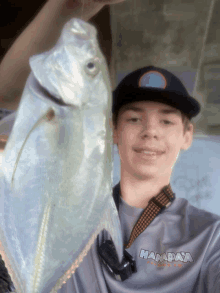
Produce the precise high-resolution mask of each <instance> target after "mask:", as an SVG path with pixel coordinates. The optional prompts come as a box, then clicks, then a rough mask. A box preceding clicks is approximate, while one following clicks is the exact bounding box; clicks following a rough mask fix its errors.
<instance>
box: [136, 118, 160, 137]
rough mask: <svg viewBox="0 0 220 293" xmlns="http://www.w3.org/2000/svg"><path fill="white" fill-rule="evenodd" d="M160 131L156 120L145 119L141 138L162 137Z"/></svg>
mask: <svg viewBox="0 0 220 293" xmlns="http://www.w3.org/2000/svg"><path fill="white" fill-rule="evenodd" d="M160 131H161V130H160V129H159V126H158V122H156V119H154V118H151V117H148V118H147V119H145V122H144V123H143V127H142V129H141V133H140V135H141V138H146V137H149V138H152V137H154V138H158V136H159V135H160Z"/></svg>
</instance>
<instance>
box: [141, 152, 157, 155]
mask: <svg viewBox="0 0 220 293" xmlns="http://www.w3.org/2000/svg"><path fill="white" fill-rule="evenodd" d="M142 153H145V154H150V155H156V154H157V153H155V152H146V151H143V152H142Z"/></svg>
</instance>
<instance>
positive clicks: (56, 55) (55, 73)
mask: <svg viewBox="0 0 220 293" xmlns="http://www.w3.org/2000/svg"><path fill="white" fill-rule="evenodd" d="M30 66H31V69H32V71H33V73H34V75H35V77H36V78H37V80H38V82H39V83H40V84H41V86H42V87H44V88H45V87H46V88H47V90H48V91H49V93H50V94H51V95H52V96H53V97H54V98H56V99H58V100H59V101H62V102H64V103H65V104H70V105H73V106H76V107H80V106H81V105H86V106H87V107H89V106H90V105H93V106H95V105H98V104H100V103H101V104H103V105H105V104H106V103H107V101H108V100H109V99H111V96H109V93H111V84H110V79H109V73H108V68H107V63H106V60H105V58H104V56H103V54H102V52H101V50H100V48H99V44H98V40H97V30H96V28H95V27H94V26H91V25H88V23H86V22H84V21H82V20H80V19H75V18H74V19H71V20H70V21H68V22H67V23H66V25H65V26H64V28H63V30H62V33H61V36H60V38H59V40H58V42H57V44H56V46H55V47H54V48H53V49H51V50H50V51H48V52H47V53H45V52H44V53H43V54H40V55H36V56H33V57H31V58H30ZM93 93H95V95H94V94H93ZM106 93H107V94H108V95H107V94H106Z"/></svg>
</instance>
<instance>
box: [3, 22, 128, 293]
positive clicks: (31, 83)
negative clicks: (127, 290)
mask: <svg viewBox="0 0 220 293" xmlns="http://www.w3.org/2000/svg"><path fill="white" fill-rule="evenodd" d="M30 66H31V74H30V76H29V77H28V80H27V82H26V85H25V88H24V92H23V95H22V98H21V101H20V104H19V107H18V110H17V111H16V114H15V115H14V119H15V122H14V124H13V127H12V129H11V130H10V133H9V137H8V140H7V143H6V147H5V149H4V152H3V154H2V164H1V165H0V166H1V168H0V180H1V184H0V186H1V191H0V192H1V197H0V223H1V225H0V254H1V255H2V258H3V260H4V262H5V265H6V267H7V268H8V271H9V274H10V276H11V278H12V281H13V283H14V286H15V288H16V292H17V293H48V292H57V290H59V289H60V288H61V287H62V285H63V284H64V283H66V282H67V280H68V279H69V278H71V276H72V274H74V272H75V270H76V269H77V267H78V266H79V265H80V263H81V262H82V261H83V258H84V257H85V256H86V254H87V253H88V251H89V250H90V248H91V246H92V245H93V243H94V241H95V239H96V237H97V235H98V234H99V233H100V232H101V231H102V230H103V229H105V230H106V231H108V232H109V235H110V236H111V238H112V240H113V241H114V244H115V246H116V250H117V253H118V257H119V260H120V261H121V259H122V254H123V244H122V235H121V227H120V221H119V217H118V213H117V209H116V207H115V203H114V201H113V197H112V157H111V155H112V131H111V128H110V125H109V119H110V117H111V108H112V97H111V85H110V79H109V73H108V69H107V64H106V61H105V59H104V57H103V55H102V53H101V51H100V48H99V45H98V41H97V31H96V29H95V28H94V27H93V26H92V25H90V24H88V23H86V22H84V21H82V20H80V19H71V20H70V21H69V22H68V23H67V24H66V25H65V26H64V28H63V31H62V33H61V36H60V38H59V40H58V42H57V44H56V45H55V47H54V48H52V49H51V50H50V51H48V52H44V53H42V54H39V55H36V56H33V57H31V58H30ZM90 125H91V128H92V131H91V129H90ZM3 132H4V120H3V121H1V123H0V135H1V133H3ZM4 135H5V134H4Z"/></svg>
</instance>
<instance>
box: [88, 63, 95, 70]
mask: <svg viewBox="0 0 220 293" xmlns="http://www.w3.org/2000/svg"><path fill="white" fill-rule="evenodd" d="M87 67H88V68H89V69H92V68H94V67H95V65H94V63H92V62H89V63H88V64H87Z"/></svg>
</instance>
